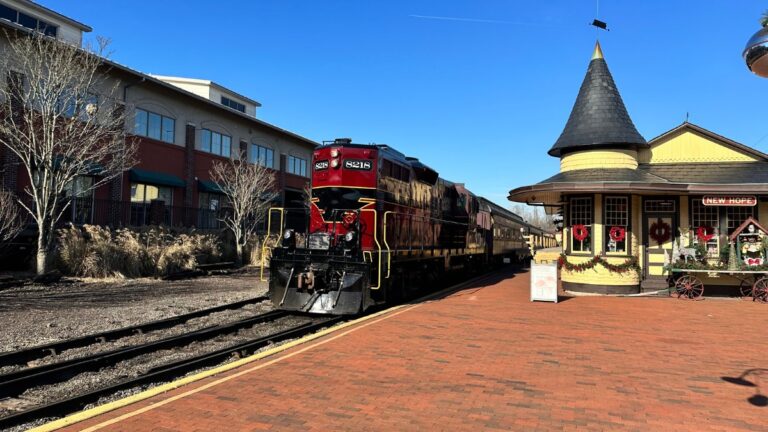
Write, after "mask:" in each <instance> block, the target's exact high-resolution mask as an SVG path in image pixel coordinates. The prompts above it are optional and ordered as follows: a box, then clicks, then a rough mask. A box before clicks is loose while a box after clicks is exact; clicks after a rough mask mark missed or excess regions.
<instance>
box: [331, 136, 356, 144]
mask: <svg viewBox="0 0 768 432" xmlns="http://www.w3.org/2000/svg"><path fill="white" fill-rule="evenodd" d="M333 143H334V144H339V145H344V144H352V138H336V139H335V140H333Z"/></svg>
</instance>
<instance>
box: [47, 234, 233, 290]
mask: <svg viewBox="0 0 768 432" xmlns="http://www.w3.org/2000/svg"><path fill="white" fill-rule="evenodd" d="M58 257H59V259H58V262H59V263H60V267H61V270H62V271H64V272H65V273H67V274H72V275H76V276H84V277H94V278H108V277H130V278H135V277H143V276H155V277H156V276H164V275H168V274H171V273H175V272H179V271H184V270H194V269H195V267H197V265H198V263H199V262H201V261H205V262H217V261H218V260H219V259H220V258H221V247H220V245H219V240H218V238H217V236H216V235H214V234H203V233H197V232H194V231H191V232H188V233H182V234H178V233H174V232H171V231H170V230H168V229H167V228H164V227H146V228H143V229H141V230H138V231H136V230H130V229H119V230H116V231H115V232H114V233H113V232H112V231H111V230H109V229H108V228H103V227H99V226H93V225H84V226H83V227H82V229H80V228H77V227H69V228H66V229H62V230H60V231H59V249H58Z"/></svg>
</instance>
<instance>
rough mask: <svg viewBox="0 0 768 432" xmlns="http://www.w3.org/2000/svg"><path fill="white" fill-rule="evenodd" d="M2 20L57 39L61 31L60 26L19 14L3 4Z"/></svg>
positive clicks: (1, 10)
mask: <svg viewBox="0 0 768 432" xmlns="http://www.w3.org/2000/svg"><path fill="white" fill-rule="evenodd" d="M0 19H4V20H8V21H10V22H12V23H16V24H19V25H21V26H24V27H26V28H28V29H30V30H37V31H39V32H40V33H42V34H44V35H46V36H51V37H56V34H57V33H58V30H59V27H58V26H55V25H53V24H51V23H48V22H45V21H43V20H40V19H37V18H35V17H33V16H30V15H27V14H25V13H24V12H19V11H17V10H16V9H13V8H11V7H8V6H6V5H3V4H0Z"/></svg>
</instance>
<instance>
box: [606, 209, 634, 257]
mask: <svg viewBox="0 0 768 432" xmlns="http://www.w3.org/2000/svg"><path fill="white" fill-rule="evenodd" d="M603 208H604V209H605V225H604V229H605V233H604V234H603V238H604V239H605V251H606V252H619V253H627V238H628V237H629V199H628V198H627V197H610V196H609V197H606V198H605V206H604V207H603Z"/></svg>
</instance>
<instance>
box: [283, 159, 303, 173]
mask: <svg viewBox="0 0 768 432" xmlns="http://www.w3.org/2000/svg"><path fill="white" fill-rule="evenodd" d="M285 170H286V171H287V172H289V173H291V174H296V175H299V176H302V177H306V176H307V160H306V159H302V158H298V157H296V156H288V165H287V166H286V167H285Z"/></svg>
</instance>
